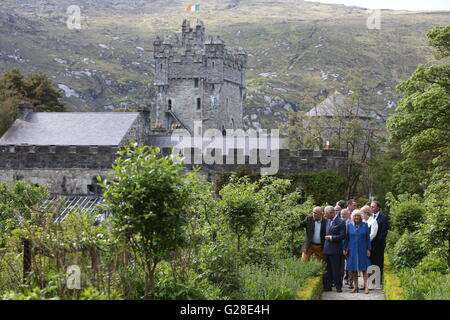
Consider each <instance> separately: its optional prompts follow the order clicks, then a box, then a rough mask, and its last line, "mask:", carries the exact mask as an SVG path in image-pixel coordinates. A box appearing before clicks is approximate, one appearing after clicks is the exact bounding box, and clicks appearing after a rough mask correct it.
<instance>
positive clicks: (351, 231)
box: [344, 210, 372, 294]
mask: <svg viewBox="0 0 450 320" xmlns="http://www.w3.org/2000/svg"><path fill="white" fill-rule="evenodd" d="M371 249H372V248H371V246H370V231H369V225H368V224H367V222H364V221H363V218H362V213H361V211H359V210H355V211H353V212H352V222H350V223H349V224H348V225H347V237H346V239H345V243H344V255H346V256H347V267H346V269H347V270H348V271H350V272H352V275H353V279H354V281H355V283H354V288H353V290H352V291H351V292H352V293H355V292H358V290H359V287H358V271H362V273H363V277H364V293H366V294H368V293H369V288H368V286H367V268H368V267H369V266H370V260H369V257H370V250H371Z"/></svg>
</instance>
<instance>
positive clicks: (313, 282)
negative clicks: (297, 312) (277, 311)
mask: <svg viewBox="0 0 450 320" xmlns="http://www.w3.org/2000/svg"><path fill="white" fill-rule="evenodd" d="M322 291H323V275H322V274H321V275H320V276H316V277H311V278H309V279H308V280H307V281H306V284H305V286H304V287H302V288H300V289H299V290H298V292H297V300H320V296H321V295H322Z"/></svg>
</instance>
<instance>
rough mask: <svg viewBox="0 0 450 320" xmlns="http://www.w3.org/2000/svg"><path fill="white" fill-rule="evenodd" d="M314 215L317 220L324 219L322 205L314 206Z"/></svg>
mask: <svg viewBox="0 0 450 320" xmlns="http://www.w3.org/2000/svg"><path fill="white" fill-rule="evenodd" d="M313 217H314V220H316V221H319V220H320V219H322V208H321V207H314V209H313Z"/></svg>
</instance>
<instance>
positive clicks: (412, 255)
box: [392, 231, 426, 270]
mask: <svg viewBox="0 0 450 320" xmlns="http://www.w3.org/2000/svg"><path fill="white" fill-rule="evenodd" d="M425 255H426V251H425V249H424V248H422V246H421V243H420V240H419V238H418V237H417V235H415V234H414V233H410V232H408V231H406V232H405V233H404V234H403V235H402V236H401V237H400V239H399V240H398V242H397V243H396V244H395V247H394V250H393V251H392V265H393V266H394V268H395V269H396V270H400V269H403V268H414V267H416V266H417V265H418V264H419V262H420V261H421V260H422V258H423V257H425Z"/></svg>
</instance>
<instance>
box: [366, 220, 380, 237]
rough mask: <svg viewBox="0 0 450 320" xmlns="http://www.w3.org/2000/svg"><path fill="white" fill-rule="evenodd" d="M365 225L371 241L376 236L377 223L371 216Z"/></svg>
mask: <svg viewBox="0 0 450 320" xmlns="http://www.w3.org/2000/svg"><path fill="white" fill-rule="evenodd" d="M367 224H368V225H369V228H370V241H372V240H373V239H375V237H376V236H377V232H378V222H377V220H375V218H374V217H373V216H371V217H370V218H369V220H367Z"/></svg>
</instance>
